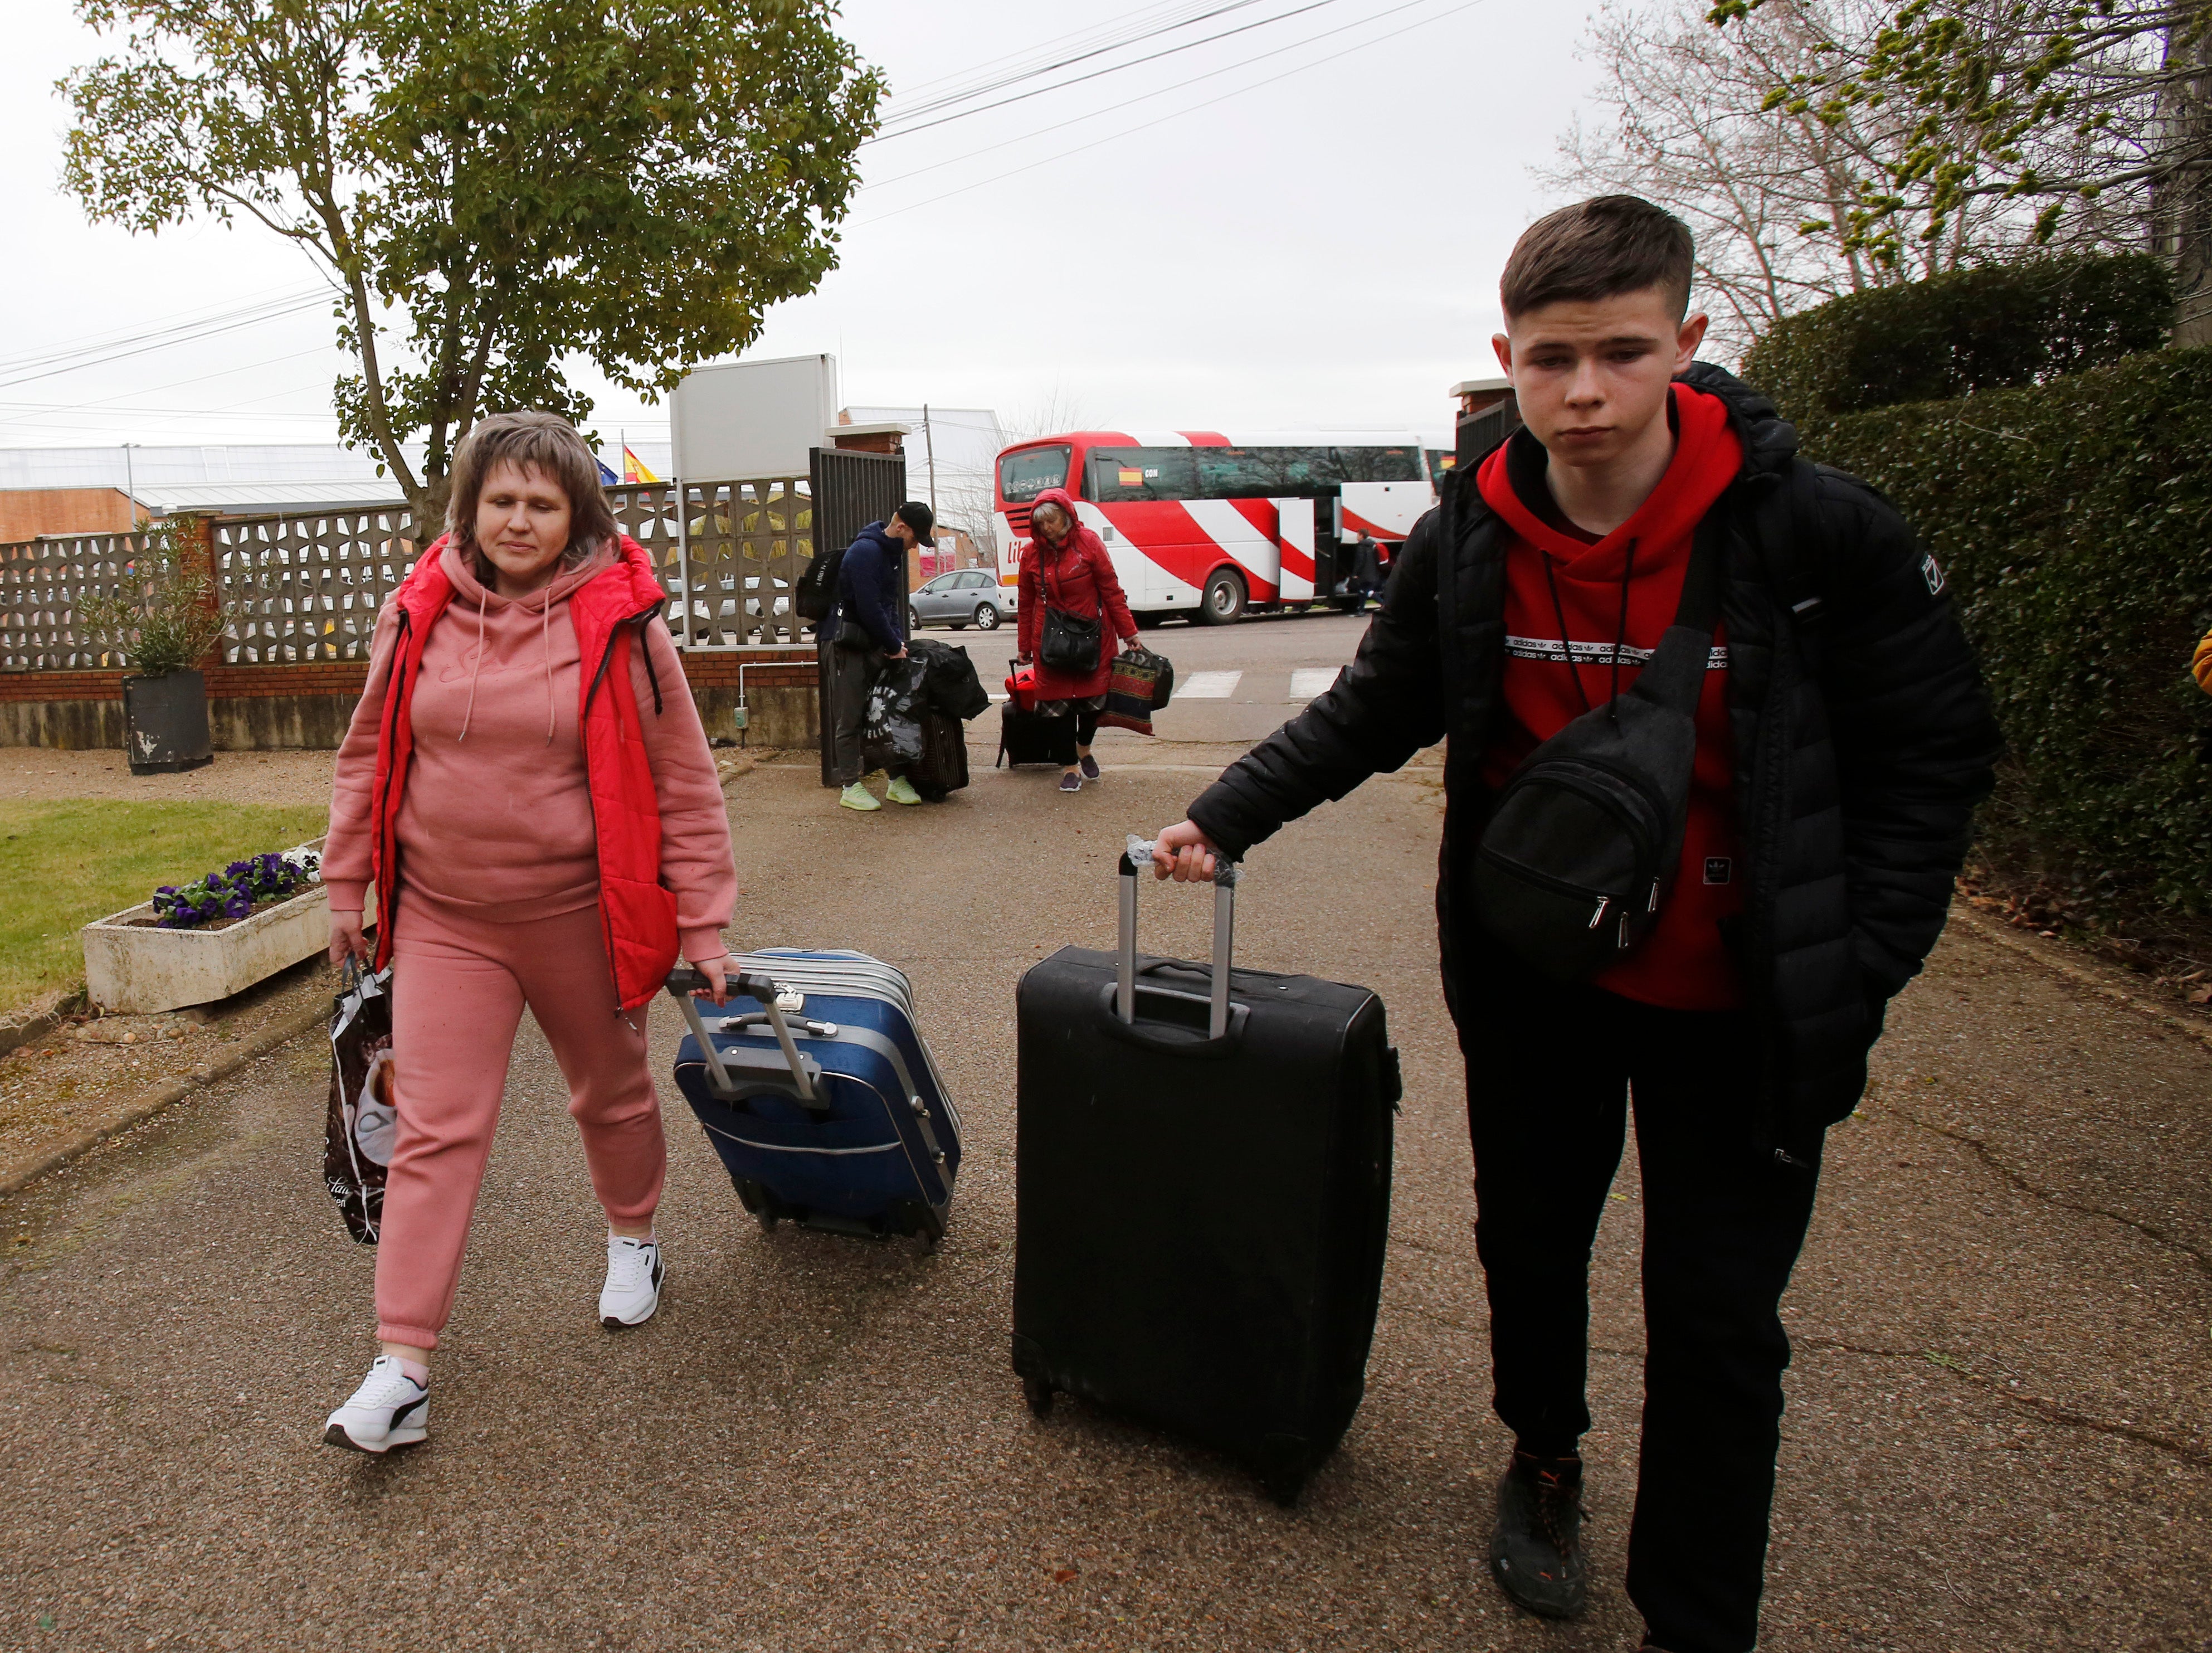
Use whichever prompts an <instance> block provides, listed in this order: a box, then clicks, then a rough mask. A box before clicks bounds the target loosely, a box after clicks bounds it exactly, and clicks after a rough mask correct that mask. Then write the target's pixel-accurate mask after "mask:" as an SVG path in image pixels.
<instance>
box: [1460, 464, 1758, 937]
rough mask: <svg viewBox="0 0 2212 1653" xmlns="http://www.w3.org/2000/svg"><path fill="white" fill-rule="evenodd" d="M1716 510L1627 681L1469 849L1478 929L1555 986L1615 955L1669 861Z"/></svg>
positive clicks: (1516, 791)
mask: <svg viewBox="0 0 2212 1653" xmlns="http://www.w3.org/2000/svg"><path fill="white" fill-rule="evenodd" d="M1723 510H1724V507H1721V506H1716V507H1714V508H1713V509H1711V510H1710V511H1708V512H1707V513H1706V514H1705V520H1704V521H1702V522H1700V523H1699V525H1698V529H1697V533H1696V535H1695V537H1694V538H1693V539H1692V545H1691V551H1690V566H1689V569H1688V571H1687V572H1686V574H1685V575H1684V576H1683V580H1682V598H1681V602H1680V605H1678V606H1677V607H1676V609H1675V611H1674V623H1673V624H1672V625H1670V626H1669V627H1668V629H1667V632H1666V635H1664V636H1662V638H1661V639H1660V640H1659V647H1658V649H1657V650H1656V652H1655V653H1653V654H1652V656H1651V658H1650V660H1649V661H1648V662H1646V663H1645V665H1644V669H1643V671H1642V672H1639V673H1638V676H1637V679H1636V681H1635V683H1634V684H1632V685H1630V687H1629V689H1628V690H1627V691H1626V693H1624V694H1620V695H1616V696H1613V698H1612V699H1611V700H1608V701H1607V702H1606V703H1605V704H1604V705H1602V706H1598V707H1594V708H1591V709H1590V710H1589V711H1587V712H1585V713H1583V714H1582V715H1581V716H1580V717H1578V718H1577V719H1576V720H1574V721H1573V722H1571V723H1570V724H1568V725H1567V726H1566V727H1565V728H1564V729H1562V730H1560V731H1559V732H1558V733H1557V734H1555V735H1553V737H1552V738H1550V739H1549V740H1547V741H1546V742H1545V743H1544V744H1542V745H1541V746H1539V747H1537V748H1536V750H1535V751H1533V752H1531V753H1529V754H1528V757H1526V758H1524V759H1523V760H1522V763H1521V767H1520V768H1518V769H1516V770H1514V771H1513V773H1512V775H1510V776H1509V777H1508V778H1507V780H1506V781H1505V784H1504V786H1503V787H1500V788H1499V789H1498V796H1497V798H1496V799H1495V801H1494V803H1493V805H1492V810H1491V814H1490V820H1489V823H1488V824H1487V825H1486V827H1485V828H1484V829H1483V832H1482V836H1481V838H1480V841H1479V842H1477V844H1476V846H1475V855H1474V869H1473V878H1472V883H1473V895H1474V902H1473V905H1474V914H1475V917H1476V921H1477V922H1478V923H1480V925H1481V926H1482V927H1483V929H1484V930H1485V931H1486V932H1487V933H1489V934H1490V935H1491V936H1492V938H1493V939H1496V940H1498V941H1499V942H1502V943H1504V945H1506V946H1507V947H1509V948H1510V949H1511V950H1512V951H1514V952H1515V953H1516V954H1517V955H1518V956H1519V957H1521V958H1522V960H1523V961H1524V962H1525V963H1528V964H1529V965H1530V966H1531V967H1533V968H1534V969H1537V970H1540V971H1541V972H1542V973H1543V974H1544V975H1547V976H1550V977H1552V978H1553V980H1555V981H1589V979H1590V978H1591V977H1592V976H1594V975H1597V974H1598V973H1599V972H1600V971H1601V970H1602V969H1605V968H1606V967H1607V965H1610V964H1613V963H1617V962H1619V961H1620V960H1621V959H1623V958H1626V957H1628V955H1629V954H1630V953H1631V952H1632V951H1634V949H1635V947H1636V945H1637V944H1638V943H1639V942H1641V941H1642V940H1643V939H1644V937H1645V936H1646V935H1647V934H1649V933H1650V929H1651V927H1652V925H1653V923H1654V922H1655V921H1656V919H1657V918H1658V915H1659V907H1660V903H1661V902H1663V901H1665V900H1666V898H1667V890H1668V885H1669V884H1672V882H1673V880H1674V869H1675V865H1676V863H1677V862H1679V861H1680V860H1681V857H1682V832H1683V827H1684V824H1685V823H1686V821H1687V819H1688V817H1689V808H1690V771H1691V768H1692V764H1693V763H1695V762H1696V759H1697V755H1698V728H1697V712H1698V697H1699V694H1700V693H1701V692H1702V691H1703V690H1704V687H1705V667H1706V665H1707V664H1708V662H1709V661H1710V659H1711V655H1712V647H1713V628H1714V626H1715V624H1716V623H1717V621H1718V620H1719V618H1720V599H1721V532H1722V531H1721V522H1722V518H1723ZM1562 641H1565V640H1562ZM1569 653H1570V654H1571V653H1572V650H1571V648H1570V650H1569ZM1570 669H1573V668H1572V666H1570Z"/></svg>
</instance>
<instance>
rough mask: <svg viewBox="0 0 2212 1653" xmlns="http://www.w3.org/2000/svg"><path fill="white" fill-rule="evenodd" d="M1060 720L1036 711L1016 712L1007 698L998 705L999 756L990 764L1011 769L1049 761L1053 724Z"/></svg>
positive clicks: (994, 767) (1050, 757) (1050, 759)
mask: <svg viewBox="0 0 2212 1653" xmlns="http://www.w3.org/2000/svg"><path fill="white" fill-rule="evenodd" d="M1059 721H1060V720H1059V719H1057V718H1049V717H1046V716H1045V715H1044V714H1042V713H1039V712H1024V711H1018V710H1017V709H1016V708H1015V706H1014V703H1013V702H1012V701H1008V702H1006V704H1005V705H1004V706H1001V707H1000V708H999V755H998V757H994V758H993V759H992V760H991V767H992V768H993V769H997V768H998V767H999V765H1000V763H1004V764H1005V765H1006V767H1007V768H1008V769H1018V768H1020V767H1021V766H1022V765H1023V764H1024V763H1051V762H1052V761H1053V760H1052V738H1053V733H1054V725H1056V724H1057V723H1058V722H1059Z"/></svg>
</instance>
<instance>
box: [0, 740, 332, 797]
mask: <svg viewBox="0 0 2212 1653" xmlns="http://www.w3.org/2000/svg"><path fill="white" fill-rule="evenodd" d="M0 793H6V794H7V795H8V796H9V797H10V798H21V799H47V798H120V799H129V800H131V802H133V803H150V802H158V801H160V800H161V799H170V798H179V799H181V798H210V799H226V800H228V801H229V802H231V803H237V804H321V805H328V804H329V803H330V801H331V753H329V752H315V751H273V752H217V753H216V755H215V762H214V763H209V764H205V765H203V766H202V767H201V768H199V769H186V770H185V772H184V773H183V774H182V775H133V774H131V766H130V765H129V764H128V763H125V762H124V759H123V754H122V753H121V752H110V751H92V752H58V751H47V750H46V748H45V747H43V746H0Z"/></svg>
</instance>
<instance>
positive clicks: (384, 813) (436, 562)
mask: <svg viewBox="0 0 2212 1653" xmlns="http://www.w3.org/2000/svg"><path fill="white" fill-rule="evenodd" d="M445 551H446V542H445V539H444V538H440V539H439V541H438V543H437V544H435V545H433V546H431V547H430V549H429V550H427V551H425V552H423V553H422V556H421V557H420V558H419V559H418V560H417V561H416V564H415V571H414V572H413V573H412V574H409V575H408V576H407V578H406V579H405V580H403V581H402V582H401V583H400V586H399V589H398V592H397V593H395V594H394V597H393V600H394V601H395V602H396V603H397V604H398V607H399V618H398V635H397V637H396V638H395V639H394V640H393V643H392V665H391V677H390V679H389V681H388V682H387V683H386V687H385V693H384V728H383V730H382V732H381V733H380V738H379V739H378V740H377V743H376V781H375V789H374V792H373V793H371V794H370V796H371V799H372V800H373V801H372V804H371V808H372V810H373V811H374V817H375V819H374V836H373V837H372V838H371V840H370V846H369V866H370V868H371V870H372V872H373V874H374V878H375V880H376V890H377V898H378V900H379V902H380V904H381V909H380V918H381V921H380V923H379V924H378V925H377V927H376V966H377V968H378V969H383V968H384V966H385V965H386V964H387V963H390V962H391V959H392V922H391V915H392V909H394V908H395V907H396V906H397V905H398V890H399V886H400V878H399V803H400V799H402V798H403V797H404V796H405V794H406V791H407V770H408V767H409V760H410V758H411V757H413V756H414V752H415V726H414V720H413V719H412V717H411V716H410V714H409V709H408V708H409V705H410V702H411V701H412V700H413V699H414V695H415V679H416V674H417V673H418V672H420V671H421V670H422V645H423V643H424V642H425V641H428V638H429V635H430V628H431V627H432V626H434V625H435V624H436V623H438V617H439V616H440V615H441V614H443V613H444V612H445V611H446V606H447V604H449V603H451V602H452V601H453V581H452V580H448V579H447V577H446V571H445V569H444V568H442V567H441V562H442V560H443V558H444V556H445ZM667 603H668V593H666V592H665V591H663V590H662V589H661V586H660V582H659V580H656V579H654V578H653V565H652V563H651V562H649V561H647V557H646V555H645V550H644V548H643V547H642V546H641V545H639V544H638V543H637V542H636V541H635V540H634V539H631V538H629V537H628V536H627V535H625V536H624V537H623V540H622V542H621V549H620V551H619V554H618V555H617V557H616V560H615V562H614V563H613V565H612V566H611V567H610V568H606V569H605V571H604V572H602V573H600V574H595V575H594V576H592V579H590V580H586V582H585V583H584V584H583V585H581V586H578V587H577V588H576V590H575V591H574V593H571V594H570V595H569V598H568V618H569V622H570V623H571V624H573V625H574V627H575V628H576V652H577V654H578V657H579V658H580V659H581V660H582V661H583V665H584V670H583V672H582V673H581V676H582V679H583V709H582V711H581V713H580V714H579V716H578V718H577V720H576V721H577V726H578V728H580V730H581V731H582V732H583V739H584V775H585V779H586V784H587V785H588V786H589V787H590V788H591V794H592V820H593V822H594V823H596V824H597V826H598V829H599V927H600V929H601V930H602V931H603V932H604V933H605V937H606V944H607V958H608V960H609V962H610V963H612V965H613V966H614V973H615V996H616V998H617V999H618V1000H620V1001H621V1008H622V1009H623V1010H625V1011H631V1010H635V1009H636V1008H637V1007H638V1006H640V1005H642V1004H644V1003H646V1002H647V1000H650V999H651V998H652V997H653V994H656V993H658V992H659V990H660V986H661V983H662V982H663V981H665V980H666V979H667V975H668V972H669V970H670V969H671V968H672V967H673V966H674V964H675V963H676V954H677V945H678V944H677V936H676V896H675V895H674V894H673V892H671V890H667V889H665V888H664V887H663V886H662V884H661V882H660V805H659V800H658V799H656V798H655V796H654V793H653V771H652V769H650V768H649V767H648V766H647V763H646V757H645V742H644V732H643V728H642V726H641V725H640V723H639V722H638V712H637V696H636V695H635V693H634V692H633V691H632V690H631V688H630V681H629V650H630V647H631V646H632V644H633V643H634V642H635V645H636V646H637V647H641V648H642V647H644V642H643V640H642V638H641V637H640V635H639V633H640V632H641V629H643V628H644V627H645V626H646V625H647V623H650V622H651V621H652V619H653V617H654V616H655V615H658V614H659V613H660V612H661V611H663V610H664V609H665V607H666V606H667ZM594 660H596V661H597V662H598V665H593V664H592V662H593V661H594ZM651 671H652V666H651V657H650V656H647V675H648V677H650V674H651ZM659 709H660V684H659V681H658V680H657V679H656V680H654V681H653V710H654V711H655V712H656V713H657V712H659Z"/></svg>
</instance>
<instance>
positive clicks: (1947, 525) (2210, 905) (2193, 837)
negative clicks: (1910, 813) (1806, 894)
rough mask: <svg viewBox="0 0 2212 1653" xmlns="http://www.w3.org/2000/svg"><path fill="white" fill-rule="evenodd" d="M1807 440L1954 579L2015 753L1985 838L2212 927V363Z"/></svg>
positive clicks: (1929, 412) (2146, 365)
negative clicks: (2209, 660)
mask: <svg viewBox="0 0 2212 1653" xmlns="http://www.w3.org/2000/svg"><path fill="white" fill-rule="evenodd" d="M1753 382H1754V383H1756V382H1757V381H1756V380H1753ZM1762 388H1764V386H1762ZM1800 429H1801V433H1802V437H1803V440H1804V452H1805V453H1806V456H1807V457H1808V458H1810V459H1818V460H1820V461H1822V462H1823V463H1826V464H1829V465H1838V466H1840V467H1841V468H1842V469H1844V470H1845V471H1850V472H1852V473H1854V474H1855V475H1857V476H1859V477H1864V478H1865V479H1866V480H1867V481H1869V482H1870V483H1874V484H1875V486H1876V487H1878V488H1880V489H1881V490H1882V491H1883V492H1884V493H1886V494H1887V495H1889V497H1890V498H1891V499H1892V500H1893V501H1895V502H1896V504H1897V506H1898V507H1899V509H1900V510H1902V511H1903V512H1904V514H1905V517H1906V519H1907V520H1909V521H1910V522H1911V524H1912V525H1913V526H1914V527H1915V528H1917V530H1918V531H1919V532H1920V535H1921V537H1922V538H1923V540H1924V541H1925V542H1926V544H1927V545H1928V548H1929V550H1931V551H1933V552H1934V553H1935V555H1936V558H1937V559H1938V561H1939V562H1941V564H1942V568H1944V570H1945V572H1946V574H1947V575H1948V579H1949V580H1950V583H1951V586H1952V589H1953V593H1954V598H1955V599H1956V600H1957V602H1958V603H1959V605H1960V610H1961V612H1962V615H1963V617H1964V619H1965V623H1966V629H1967V631H1968V632H1969V634H1970V635H1972V638H1973V641H1974V643H1975V646H1976V648H1977V650H1978V653H1979V655H1980V658H1981V664H1982V670H1983V672H1984V675H1985V677H1986V678H1987V679H1988V682H1989V686H1990V694H1991V696H1992V697H1993V699H1994V700H1995V702H1996V708H1997V715H1998V718H1999V720H2000V721H2001V722H2002V725H2003V726H2004V732H2005V736H2006V739H2007V742H2008V745H2009V748H2010V751H2009V755H2008V759H2007V763H2006V766H2005V769H2004V772H2003V775H2002V780H2001V781H2000V784H1999V790H1998V794H1997V797H1996V799H1995V800H1994V802H1993V804H1992V805H1991V807H1990V810H1989V811H1986V812H1985V814H1984V823H1983V831H1984V839H1985V840H1986V841H1988V842H1991V843H1992V844H1993V845H1996V846H1997V847H2000V848H2005V849H2008V850H2010V851H2026V852H2027V854H2029V855H2030V856H2031V857H2032V858H2033V861H2034V863H2035V864H2037V866H2038V867H2039V870H2040V871H2042V872H2045V874H2046V875H2049V876H2051V877H2053V878H2057V880H2059V881H2060V882H2062V883H2064V884H2069V885H2071V886H2072V887H2073V888H2074V889H2075V890H2076V891H2078V892H2079V893H2080V894H2081V896H2085V897H2087V898H2088V899H2090V900H2092V901H2093V902H2097V903H2099V904H2100V905H2105V906H2108V907H2109V908H2110V909H2112V910H2125V909H2129V908H2132V907H2139V906H2140V905H2141V904H2142V903H2143V902H2152V903H2154V904H2156V905H2159V906H2161V907H2164V908H2166V909H2172V910H2176V911H2179V912H2181V913H2185V914H2191V915H2202V914H2206V913H2212V696H2207V695H2205V694H2204V693H2203V690H2199V689H2198V688H2197V685H2196V683H2195V681H2194V680H2193V679H2192V678H2191V675H2190V670H2189V659H2190V653H2191V649H2192V648H2193V647H2194V646H2195V644H2196V642H2197V639H2198V638H2200V637H2202V636H2203V635H2204V633H2205V630H2206V629H2207V627H2208V625H2212V349H2192V350H2160V351H2154V352H2148V353H2146V354H2142V355H2139V356H2131V357H2130V358H2128V359H2126V360H2124V361H2122V362H2116V363H2114V364H2112V366H2110V367H2106V368H2098V369H2096V370H2094V371H2093V372H2088V373H2082V374H2072V375H2069V376H2068V377H2065V378H2062V379H2057V380H2052V381H2051V383H2048V384H2043V385H2036V386H2027V387H2024V388H2020V389H2013V390H2001V391H1995V392H1988V393H1985V394H1982V395H1977V396H1971V397H1965V398H1959V399H1956V400H1952V401H1943V402H1919V403H1915V404H1909V405H1905V406H1897V407H1888V408H1882V409H1879V410H1875V411H1872V412H1863V413H1856V414H1852V415H1850V416H1845V417H1840V418H1812V419H1808V420H1805V421H1803V422H1802V423H1801V426H1800Z"/></svg>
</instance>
